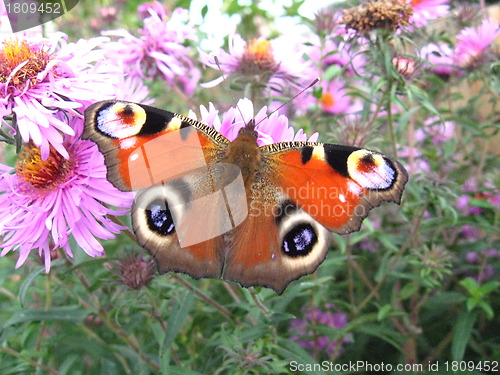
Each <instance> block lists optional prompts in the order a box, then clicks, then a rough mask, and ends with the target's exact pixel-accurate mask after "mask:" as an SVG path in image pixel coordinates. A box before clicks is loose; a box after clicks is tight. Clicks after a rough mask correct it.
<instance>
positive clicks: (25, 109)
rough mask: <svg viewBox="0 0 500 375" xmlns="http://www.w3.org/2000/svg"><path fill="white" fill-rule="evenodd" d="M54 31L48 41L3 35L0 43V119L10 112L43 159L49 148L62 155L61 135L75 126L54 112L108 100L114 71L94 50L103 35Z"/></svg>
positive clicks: (24, 139)
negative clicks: (74, 37)
mask: <svg viewBox="0 0 500 375" xmlns="http://www.w3.org/2000/svg"><path fill="white" fill-rule="evenodd" d="M65 39H66V35H64V34H62V33H58V34H57V35H55V36H54V38H53V39H51V40H50V41H39V42H35V41H34V38H32V39H30V40H27V39H26V38H20V39H9V40H5V41H3V42H2V44H1V45H0V114H1V115H2V118H0V121H1V122H2V123H3V124H4V125H7V126H8V127H9V128H10V129H11V134H16V131H15V130H14V128H13V127H12V126H11V125H10V124H9V123H8V122H7V121H6V120H5V119H4V118H3V117H5V116H9V115H14V114H15V116H16V122H17V128H18V130H19V134H20V137H21V139H22V141H23V142H25V143H26V142H29V141H32V142H33V143H34V144H35V145H36V146H37V147H40V149H41V156H42V159H43V160H45V159H46V158H47V157H48V156H49V153H50V149H51V147H53V148H54V149H55V150H56V151H57V152H59V153H61V154H62V155H63V156H64V157H65V158H68V157H69V154H68V152H67V150H66V149H65V147H64V146H63V135H64V134H66V135H74V134H75V131H74V129H73V128H71V126H69V125H68V124H67V123H65V122H64V121H61V120H60V119H59V117H58V116H56V114H59V113H62V112H66V113H68V114H70V115H79V113H78V112H76V109H78V108H81V107H84V106H87V105H89V104H91V103H93V102H94V101H96V100H99V99H111V98H113V95H114V83H115V82H116V80H117V75H116V74H115V73H117V72H118V71H117V70H116V68H114V67H112V66H111V65H109V64H104V63H103V61H102V60H103V58H104V52H103V51H101V50H96V49H95V48H96V47H98V46H100V45H101V44H102V43H103V41H104V38H94V39H90V40H80V41H78V42H77V43H69V44H66V42H65Z"/></svg>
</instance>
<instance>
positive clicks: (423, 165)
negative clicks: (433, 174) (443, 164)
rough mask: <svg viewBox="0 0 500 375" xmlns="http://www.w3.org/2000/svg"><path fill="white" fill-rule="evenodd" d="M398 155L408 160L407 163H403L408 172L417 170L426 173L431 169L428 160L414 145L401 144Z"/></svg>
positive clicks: (412, 172)
mask: <svg viewBox="0 0 500 375" xmlns="http://www.w3.org/2000/svg"><path fill="white" fill-rule="evenodd" d="M398 156H399V157H400V158H405V159H408V160H409V164H407V163H403V165H404V167H405V168H406V169H407V170H408V171H409V172H410V174H414V173H417V172H420V173H428V172H430V170H431V166H430V165H429V162H428V161H427V160H426V159H424V157H423V156H422V153H421V152H420V150H419V149H418V148H416V147H410V146H403V147H402V149H401V150H399V151H398Z"/></svg>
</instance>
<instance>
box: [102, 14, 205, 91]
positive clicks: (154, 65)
mask: <svg viewBox="0 0 500 375" xmlns="http://www.w3.org/2000/svg"><path fill="white" fill-rule="evenodd" d="M149 12H150V16H149V17H147V18H145V19H144V28H143V29H140V30H139V34H140V37H135V36H133V35H132V34H130V33H129V32H128V31H127V30H125V29H119V30H110V31H105V32H103V34H104V35H109V36H116V37H119V39H118V40H117V41H116V42H112V43H108V44H107V46H106V49H107V50H108V53H107V56H108V57H109V58H110V59H111V60H112V61H114V62H115V63H116V64H117V65H119V66H121V67H122V69H123V71H125V72H126V73H128V74H129V75H130V76H132V77H139V78H142V79H145V78H147V79H154V78H161V79H163V80H165V81H166V82H168V84H169V85H171V86H176V85H180V86H182V87H183V88H184V90H185V92H186V93H187V94H188V95H190V94H192V93H193V92H194V90H195V88H196V85H197V83H198V80H199V78H200V76H201V73H200V71H199V70H198V69H197V68H196V67H195V66H194V64H193V62H192V60H191V58H190V56H189V48H188V47H186V46H184V44H185V43H186V42H187V41H189V40H194V39H195V34H194V29H193V27H192V26H191V25H190V24H189V23H188V22H187V10H185V9H181V8H177V9H175V10H174V12H173V13H172V15H171V16H170V18H168V19H163V18H162V17H160V15H158V14H157V13H155V12H154V9H153V8H149ZM165 18H166V17H165Z"/></svg>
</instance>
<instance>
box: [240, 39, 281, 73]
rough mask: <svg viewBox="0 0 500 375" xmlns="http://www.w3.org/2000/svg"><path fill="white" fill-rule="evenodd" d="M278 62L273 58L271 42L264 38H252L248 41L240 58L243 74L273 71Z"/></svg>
mask: <svg viewBox="0 0 500 375" xmlns="http://www.w3.org/2000/svg"><path fill="white" fill-rule="evenodd" d="M277 68H278V64H276V61H275V60H274V56H273V49H272V46H271V43H270V42H269V41H268V40H265V39H252V40H250V41H249V42H248V44H247V46H246V48H245V52H244V53H243V56H242V57H241V60H240V69H241V71H242V73H244V74H259V73H271V74H272V73H274V72H275V71H276V69H277Z"/></svg>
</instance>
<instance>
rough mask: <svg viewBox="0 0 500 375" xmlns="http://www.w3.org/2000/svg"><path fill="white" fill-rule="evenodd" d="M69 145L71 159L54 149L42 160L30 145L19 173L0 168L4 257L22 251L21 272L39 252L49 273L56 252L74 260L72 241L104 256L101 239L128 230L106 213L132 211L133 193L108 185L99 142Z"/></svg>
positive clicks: (72, 140) (66, 142) (69, 140)
mask: <svg viewBox="0 0 500 375" xmlns="http://www.w3.org/2000/svg"><path fill="white" fill-rule="evenodd" d="M74 121H78V122H82V120H80V119H75V120H74ZM64 147H65V149H66V150H67V153H68V157H67V158H63V157H62V156H61V154H60V153H58V152H56V150H55V149H54V148H50V153H49V155H48V157H47V158H46V159H45V160H42V158H41V153H40V149H39V148H37V147H35V146H34V145H33V144H32V143H30V144H26V145H25V147H24V149H23V151H22V152H21V155H20V158H19V160H18V162H17V165H16V168H15V173H11V172H13V171H14V168H11V167H8V166H5V165H1V164H0V171H1V174H0V192H2V199H1V200H0V236H1V237H3V240H2V242H1V245H0V249H3V250H2V252H1V253H0V255H1V256H4V255H6V254H7V253H9V252H10V251H14V250H18V251H19V259H18V261H17V264H16V268H17V267H20V266H21V265H23V263H24V262H25V261H26V258H27V257H28V255H29V254H30V253H31V251H32V250H35V249H36V250H37V251H38V254H39V255H40V257H41V258H42V259H43V260H44V263H45V269H46V271H47V272H49V270H50V261H51V257H50V253H51V250H54V249H57V248H61V249H63V250H64V251H65V252H66V253H67V254H68V255H69V256H70V257H73V253H72V250H71V248H70V243H69V239H70V237H73V238H74V240H75V241H76V243H77V244H78V245H79V246H80V247H81V248H82V249H83V250H84V251H85V252H86V253H87V254H89V255H90V256H93V257H94V256H100V255H103V254H104V249H103V247H102V245H101V244H100V243H99V241H98V240H97V239H96V237H97V238H99V239H110V238H114V234H116V233H119V232H120V230H122V229H124V227H122V226H121V225H118V224H116V223H114V222H113V221H112V220H111V219H110V218H108V217H107V215H123V214H125V213H127V209H126V208H128V207H130V206H131V204H132V193H123V192H120V191H118V190H117V189H115V188H114V187H113V186H112V185H111V184H110V183H109V182H108V181H107V179H106V167H105V166H104V160H103V157H102V155H101V154H100V152H99V151H98V149H97V146H96V145H95V144H94V143H92V142H90V141H83V140H80V139H77V138H75V137H66V138H65V140H64ZM106 205H112V206H115V207H118V209H116V210H113V209H110V208H108V207H107V206H106Z"/></svg>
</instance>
